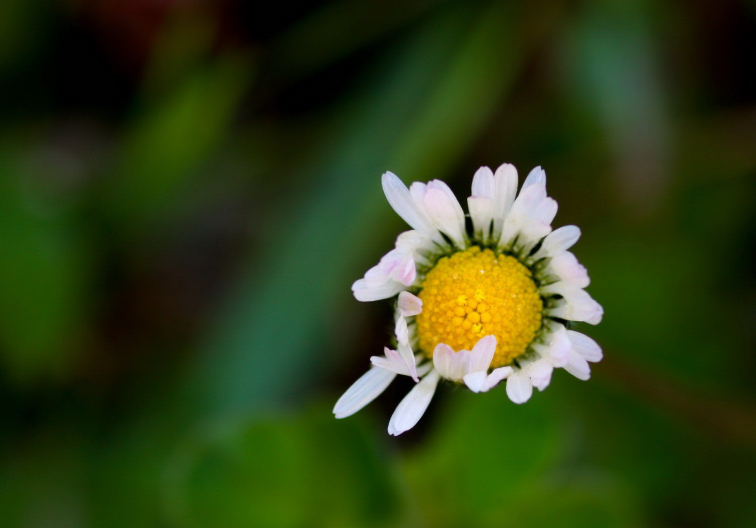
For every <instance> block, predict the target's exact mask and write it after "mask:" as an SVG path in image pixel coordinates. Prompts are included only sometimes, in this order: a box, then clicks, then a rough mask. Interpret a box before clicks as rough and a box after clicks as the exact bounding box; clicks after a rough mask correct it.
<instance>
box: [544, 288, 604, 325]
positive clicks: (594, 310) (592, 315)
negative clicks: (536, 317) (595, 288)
mask: <svg viewBox="0 0 756 528" xmlns="http://www.w3.org/2000/svg"><path fill="white" fill-rule="evenodd" d="M541 291H546V292H548V291H553V292H555V293H559V294H560V295H562V296H563V297H564V299H563V300H562V301H560V302H558V303H557V304H556V306H555V307H554V308H552V309H551V310H549V315H551V316H553V317H560V318H562V319H567V320H569V321H584V322H586V323H589V324H592V325H596V324H599V323H600V322H601V319H602V318H603V316H604V309H603V308H602V307H601V305H600V304H599V303H597V302H596V301H594V300H593V298H592V297H591V296H590V294H589V293H588V292H587V291H585V290H581V289H580V288H570V287H567V286H566V285H564V284H563V283H561V282H558V283H555V284H550V285H548V286H546V287H544V288H542V289H541Z"/></svg>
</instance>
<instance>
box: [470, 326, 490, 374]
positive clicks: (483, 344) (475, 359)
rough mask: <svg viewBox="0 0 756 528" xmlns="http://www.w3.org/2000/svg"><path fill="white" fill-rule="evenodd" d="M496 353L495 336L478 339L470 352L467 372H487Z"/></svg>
mask: <svg viewBox="0 0 756 528" xmlns="http://www.w3.org/2000/svg"><path fill="white" fill-rule="evenodd" d="M495 353H496V336H492V335H488V336H485V337H481V338H480V339H478V342H477V343H475V346H474V347H473V349H472V352H470V365H469V372H478V371H483V372H486V371H488V367H490V366H491V361H492V360H493V358H494V354H495Z"/></svg>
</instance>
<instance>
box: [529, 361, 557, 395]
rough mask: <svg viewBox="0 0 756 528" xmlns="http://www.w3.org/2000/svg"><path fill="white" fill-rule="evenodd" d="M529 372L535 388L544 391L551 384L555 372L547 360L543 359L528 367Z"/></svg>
mask: <svg viewBox="0 0 756 528" xmlns="http://www.w3.org/2000/svg"><path fill="white" fill-rule="evenodd" d="M527 372H528V375H529V376H530V381H531V383H532V384H533V386H534V387H535V388H537V389H538V390H539V391H542V390H543V389H545V388H546V387H548V386H549V383H551V373H552V372H554V367H553V366H552V365H551V363H549V362H548V361H547V360H545V359H541V360H538V361H536V362H534V363H531V364H530V365H528V368H527Z"/></svg>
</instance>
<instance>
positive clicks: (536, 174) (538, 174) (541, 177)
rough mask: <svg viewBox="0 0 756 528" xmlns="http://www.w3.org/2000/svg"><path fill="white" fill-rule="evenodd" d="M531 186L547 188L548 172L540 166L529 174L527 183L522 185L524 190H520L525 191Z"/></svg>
mask: <svg viewBox="0 0 756 528" xmlns="http://www.w3.org/2000/svg"><path fill="white" fill-rule="evenodd" d="M531 185H543V186H544V187H545V186H546V171H545V170H543V169H542V168H541V167H540V166H539V167H536V168H535V169H533V170H532V171H530V174H528V177H527V178H525V181H524V182H523V183H522V189H520V192H522V191H524V190H525V189H526V188H528V187H530V186H531Z"/></svg>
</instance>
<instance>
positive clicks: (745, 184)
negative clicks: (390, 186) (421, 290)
mask: <svg viewBox="0 0 756 528" xmlns="http://www.w3.org/2000/svg"><path fill="white" fill-rule="evenodd" d="M0 96H1V97H0V116H2V119H1V120H0V525H2V526H3V527H6V526H7V527H85V526H86V527H88V526H94V527H101V526H102V527H150V526H155V527H178V528H180V527H223V528H234V527H264V528H267V527H273V528H285V527H329V528H338V527H345V528H352V527H362V526H366V527H373V526H376V527H383V526H387V527H388V526H390V527H397V526H398V527H408V528H411V527H430V528H443V527H454V528H456V527H459V528H471V527H472V528H476V527H510V526H511V527H515V526H516V527H518V528H531V527H532V528H538V527H549V528H567V527H575V528H577V527H580V528H593V527H596V528H599V527H670V528H677V527H679V528H698V527H710V526H711V527H726V528H730V527H731V528H746V527H749V526H756V503H755V502H754V498H756V480H754V476H753V475H754V471H755V470H756V390H755V387H756V384H755V383H754V374H756V276H755V274H754V264H756V261H755V260H756V259H755V258H754V254H756V252H755V251H754V246H755V245H756V215H755V214H754V212H756V208H755V207H754V203H755V202H756V180H755V177H756V2H753V1H744V2H737V1H730V0H723V1H703V0H699V1H692V2H683V1H666V2H657V1H651V0H646V1H643V0H638V1H630V0H628V1H621V0H611V1H598V0H595V1H568V0H565V1H546V0H534V1H530V2H510V1H481V2H470V1H463V0H417V1H414V2H407V1H397V0H334V1H331V2H316V1H300V2H293V3H292V2H288V3H287V2H269V3H263V2H243V1H241V0H238V1H219V2H209V1H200V0H195V1H188V0H187V1H179V0H99V1H98V0H59V1H52V0H3V1H2V3H0ZM502 162H511V163H514V164H515V165H517V167H518V168H519V169H520V174H521V177H524V175H525V174H526V173H527V172H528V171H529V170H530V169H531V168H532V167H533V166H535V165H542V166H543V167H544V168H545V169H546V171H547V174H548V176H549V191H550V194H551V196H553V197H554V198H555V199H556V200H557V201H558V202H559V205H560V212H559V214H558V216H557V219H556V222H555V226H559V225H566V224H577V225H579V226H580V227H581V229H582V230H583V238H582V240H581V241H580V242H579V243H578V245H577V246H576V247H575V249H574V251H575V253H576V254H577V256H578V258H579V259H580V260H581V261H582V262H583V263H585V264H586V266H587V267H588V269H589V271H590V274H591V277H592V279H593V282H592V285H591V287H590V288H589V290H590V292H591V294H592V295H593V296H594V297H595V298H596V299H597V300H598V301H599V302H600V303H602V304H603V306H604V308H605V310H606V316H605V318H604V321H603V323H602V324H601V325H599V326H598V327H596V328H595V329H594V328H592V327H588V326H587V325H583V326H584V327H583V328H581V329H582V330H583V331H585V332H586V333H588V334H590V335H592V336H594V337H595V338H596V339H597V340H598V341H599V342H600V343H601V345H602V346H603V348H604V350H605V356H606V357H605V360H604V361H603V362H601V363H599V364H597V365H595V366H594V368H593V377H592V379H591V380H590V381H589V382H585V383H584V382H580V381H578V380H576V379H574V378H572V377H571V376H569V375H567V374H566V373H564V372H558V373H557V374H556V375H555V376H554V380H553V382H552V385H551V386H550V387H549V389H548V390H547V391H545V392H544V393H543V394H538V393H537V394H535V395H534V397H533V398H532V400H531V401H530V402H528V403H527V404H525V405H522V406H516V405H514V404H512V403H511V402H509V401H508V400H507V398H506V394H505V391H504V390H502V389H499V390H494V391H492V392H490V393H487V394H483V395H472V394H470V393H469V392H468V391H465V390H459V389H457V390H455V389H454V388H453V387H451V386H449V385H445V386H443V387H442V389H441V390H440V391H439V393H438V394H437V397H436V398H435V399H434V401H433V403H432V404H431V408H430V410H429V413H428V414H427V415H426V416H425V417H424V418H423V420H422V422H421V424H420V425H419V426H418V427H416V428H415V429H413V430H412V431H410V432H408V433H406V434H404V435H402V436H401V437H399V438H393V437H389V436H388V434H387V433H386V425H387V423H388V418H389V416H390V414H391V412H392V411H393V408H394V407H395V406H396V404H397V403H398V402H399V401H400V399H401V397H402V396H403V395H404V394H405V393H406V391H407V390H408V389H409V387H410V384H411V383H410V382H408V380H400V381H398V382H396V383H395V384H394V386H392V387H391V388H390V389H389V390H388V391H387V392H386V394H384V395H383V396H382V397H381V398H380V399H379V400H378V401H376V402H375V403H373V404H371V405H370V406H369V407H367V408H366V409H365V410H363V411H362V412H360V413H359V414H357V415H355V416H353V417H350V418H348V419H345V420H339V421H337V420H335V419H334V418H333V416H332V414H331V409H332V406H333V404H334V402H335V401H336V399H337V398H338V397H339V395H340V394H341V393H343V391H344V390H346V388H347V387H348V386H349V385H350V384H351V383H352V382H353V381H354V380H355V379H356V378H357V377H358V376H359V375H360V374H361V373H362V372H364V370H365V369H366V368H367V366H368V364H369V363H368V358H369V356H370V355H373V354H377V353H379V352H380V351H381V350H382V347H383V346H384V344H386V343H387V339H388V336H389V335H390V331H391V326H392V325H391V315H390V303H388V302H386V303H372V304H361V303H358V302H357V301H355V300H354V299H353V298H352V296H351V292H350V285H351V284H352V282H353V281H354V280H356V279H357V278H359V277H360V276H362V274H363V273H364V271H365V270H366V269H367V268H368V267H369V266H372V265H373V264H374V263H375V262H377V260H378V259H379V258H380V256H381V255H382V254H383V253H385V252H386V251H388V250H389V249H390V248H391V247H392V244H393V240H394V238H395V236H396V235H397V234H398V232H399V231H400V230H401V229H405V226H404V225H403V224H402V222H401V220H400V219H399V218H398V217H397V216H396V215H395V214H394V213H393V211H391V209H390V207H389V206H388V204H387V203H386V201H385V199H384V197H383V195H382V192H381V187H380V175H381V174H382V173H383V172H384V171H386V170H391V171H393V172H395V173H397V174H398V175H399V176H400V177H402V178H403V179H404V180H405V182H410V181H414V180H419V181H427V180H429V179H433V178H440V179H444V180H446V181H448V182H449V183H450V184H451V185H452V187H453V188H454V189H455V190H456V191H457V192H458V196H460V197H461V198H463V199H464V198H465V197H466V196H467V195H468V193H469V185H470V182H471V178H472V175H473V173H474V171H475V170H476V169H477V168H478V167H479V166H481V165H489V166H493V167H496V166H498V165H499V164H500V163H502Z"/></svg>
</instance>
